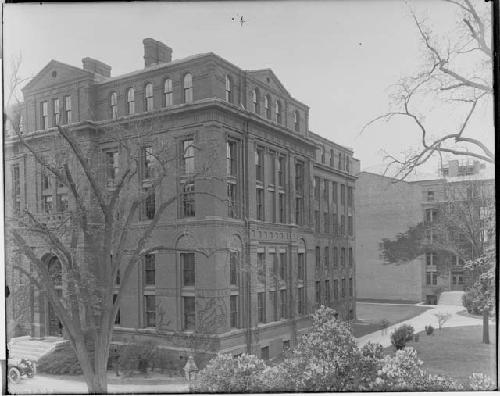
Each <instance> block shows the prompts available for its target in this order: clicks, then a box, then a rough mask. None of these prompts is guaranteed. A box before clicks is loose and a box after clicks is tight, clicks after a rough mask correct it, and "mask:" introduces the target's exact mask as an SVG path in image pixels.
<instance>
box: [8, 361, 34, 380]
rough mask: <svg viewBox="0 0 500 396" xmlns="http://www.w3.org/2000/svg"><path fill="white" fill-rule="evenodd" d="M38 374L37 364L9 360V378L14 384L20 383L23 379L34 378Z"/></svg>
mask: <svg viewBox="0 0 500 396" xmlns="http://www.w3.org/2000/svg"><path fill="white" fill-rule="evenodd" d="M35 372H36V365H35V362H33V361H31V360H29V359H16V358H13V359H9V363H8V369H7V378H8V379H9V381H12V382H15V383H17V382H19V381H20V380H21V377H23V376H26V377H28V378H33V376H34V375H35Z"/></svg>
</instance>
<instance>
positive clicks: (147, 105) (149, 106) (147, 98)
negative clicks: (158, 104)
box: [144, 83, 153, 111]
mask: <svg viewBox="0 0 500 396" xmlns="http://www.w3.org/2000/svg"><path fill="white" fill-rule="evenodd" d="M144 110H146V111H153V84H151V83H148V84H146V89H145V94H144Z"/></svg>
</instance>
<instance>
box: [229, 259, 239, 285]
mask: <svg viewBox="0 0 500 396" xmlns="http://www.w3.org/2000/svg"><path fill="white" fill-rule="evenodd" d="M238 261H239V252H229V284H231V285H237V284H238Z"/></svg>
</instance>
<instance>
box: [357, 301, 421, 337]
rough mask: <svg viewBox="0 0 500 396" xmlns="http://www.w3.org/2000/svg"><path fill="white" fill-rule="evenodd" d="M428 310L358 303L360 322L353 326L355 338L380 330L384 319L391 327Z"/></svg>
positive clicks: (416, 306) (419, 307)
mask: <svg viewBox="0 0 500 396" xmlns="http://www.w3.org/2000/svg"><path fill="white" fill-rule="evenodd" d="M428 309H430V308H429V307H421V306H418V305H410V304H402V305H387V304H372V303H370V304H367V303H363V302H359V301H358V302H357V303H356V316H357V318H358V320H357V321H356V322H354V323H353V324H352V326H351V327H352V333H353V334H354V337H362V336H364V335H366V334H370V333H373V332H374V331H377V330H380V322H381V321H382V319H386V320H387V321H388V322H389V325H393V324H394V323H399V322H403V321H405V320H408V319H411V318H413V317H415V316H417V315H420V314H421V313H422V312H425V311H427V310H428Z"/></svg>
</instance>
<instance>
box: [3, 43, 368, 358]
mask: <svg viewBox="0 0 500 396" xmlns="http://www.w3.org/2000/svg"><path fill="white" fill-rule="evenodd" d="M144 61H145V67H144V69H141V70H138V71H134V72H131V73H127V74H124V75H121V76H116V77H112V76H111V67H110V66H108V65H106V64H104V63H102V62H100V61H98V60H95V59H91V58H84V59H83V60H82V62H83V68H82V69H80V68H77V67H74V66H70V65H66V64H63V63H60V62H57V61H54V60H52V61H51V62H49V64H48V65H47V66H45V67H44V68H43V69H42V70H41V71H40V72H39V73H38V75H37V76H36V77H34V78H33V80H31V81H30V82H29V83H28V84H27V85H26V86H25V87H24V89H23V95H24V104H23V106H22V112H21V114H20V116H19V117H18V118H17V122H18V125H19V129H20V130H21V131H22V133H23V135H24V136H25V138H26V139H27V140H28V141H29V142H30V143H31V144H32V145H35V146H36V147H45V149H46V150H47V154H48V155H52V154H51V137H52V136H53V135H54V133H55V132H56V129H55V126H56V125H57V124H58V123H60V124H63V125H69V127H70V128H71V129H72V130H73V131H78V132H79V134H80V136H81V142H82V144H84V145H85V147H86V148H87V150H88V154H87V155H88V156H89V159H90V160H91V162H92V163H93V164H95V166H96V168H97V169H96V171H97V172H102V173H103V174H104V176H103V183H110V185H113V182H114V180H113V178H114V177H115V175H116V174H117V173H119V171H120V167H121V166H123V163H124V159H123V157H124V155H125V154H124V153H123V150H121V149H120V146H119V145H117V144H116V140H114V139H111V138H110V135H109V134H108V132H106V131H107V128H108V127H109V126H110V125H117V124H118V125H120V126H121V128H123V130H126V128H127V125H128V124H130V123H131V122H132V121H137V120H139V121H142V120H144V121H147V120H150V119H154V120H155V124H154V125H155V131H154V132H155V133H154V139H149V140H146V141H144V140H143V141H141V150H143V154H144V155H143V156H144V158H146V159H147V158H148V155H149V154H150V153H151V152H152V150H154V149H155V147H157V146H158V145H164V146H168V147H173V148H174V151H176V152H177V156H178V161H177V162H176V166H175V167H174V168H175V169H173V170H172V172H171V173H169V176H168V180H167V183H166V186H164V187H162V188H163V190H160V191H157V192H156V193H155V194H153V199H152V200H148V201H146V204H145V205H144V207H143V208H142V213H141V215H140V216H139V217H138V218H137V221H136V224H134V226H135V227H140V226H141V225H144V224H147V222H148V220H149V219H150V218H151V214H154V213H155V210H156V208H157V207H158V205H160V204H161V202H162V199H164V198H165V196H167V195H168V193H169V191H170V192H171V191H172V190H173V191H174V192H176V193H178V194H179V197H181V198H179V199H178V202H177V204H176V205H172V207H171V208H170V207H169V208H168V209H167V211H166V212H165V213H164V216H163V217H162V219H161V220H160V222H159V223H158V226H157V228H156V230H155V233H154V236H153V240H152V241H151V244H154V243H156V242H158V241H168V242H169V243H170V244H171V245H172V247H175V251H171V252H162V253H156V254H152V255H148V256H146V257H145V259H144V262H143V263H142V265H140V266H138V267H137V269H136V270H135V271H134V273H133V274H132V276H131V277H130V279H129V280H128V282H129V284H128V285H127V289H126V293H125V295H124V296H123V300H122V302H123V303H122V304H121V305H120V312H119V316H118V317H117V321H116V327H115V333H114V338H115V339H116V340H120V339H126V338H128V337H130V336H138V337H140V338H142V339H155V340H157V341H160V343H161V344H162V345H163V346H164V347H165V348H167V349H169V350H171V351H174V353H177V354H178V355H179V356H181V357H182V356H185V355H186V353H188V352H187V351H189V348H191V347H192V343H191V342H192V340H193V336H194V338H196V335H197V333H209V334H210V336H211V338H212V341H213V343H212V344H211V349H212V350H220V351H226V352H229V353H233V354H239V353H242V352H245V351H249V352H252V353H256V354H257V355H260V356H262V357H264V358H267V357H273V356H276V355H278V354H280V353H281V351H282V350H283V348H286V347H287V346H288V345H290V344H293V343H294V342H295V340H296V337H297V335H298V334H300V333H301V332H303V331H305V330H306V329H307V328H308V326H309V325H310V315H309V314H310V313H312V312H313V311H314V309H315V307H316V306H318V305H319V304H325V305H330V306H332V307H333V308H335V309H337V311H338V312H339V314H340V315H341V316H342V317H344V318H346V319H347V318H353V317H354V316H355V304H354V302H355V295H356V291H355V279H354V274H355V270H354V269H355V261H356V260H355V246H354V240H355V239H354V234H355V228H354V220H353V218H354V210H355V208H354V195H355V194H354V182H355V179H356V176H355V175H356V174H357V172H358V171H359V161H358V160H356V159H355V158H353V152H352V150H351V149H349V148H346V147H343V146H340V145H337V144H335V143H333V142H331V141H329V140H327V139H324V138H322V137H320V136H319V135H317V134H314V133H312V132H311V131H309V128H308V117H309V109H308V107H307V106H306V105H305V104H303V103H301V102H300V101H298V100H296V99H294V98H293V97H292V96H291V95H290V93H289V92H288V91H287V90H286V89H285V87H284V86H283V85H282V84H281V82H280V81H279V80H278V78H277V77H276V75H275V74H274V73H273V72H272V71H271V70H270V69H263V70H256V71H249V70H242V69H240V68H238V67H236V66H235V65H233V64H231V63H230V62H228V61H226V60H224V59H222V58H221V57H219V56H218V55H216V54H213V53H206V54H200V55H194V56H191V57H188V58H185V59H178V60H172V50H171V49H170V48H169V47H167V46H166V45H164V44H163V43H161V42H158V41H155V40H153V39H145V40H144ZM121 138H122V139H127V138H130V136H129V135H127V134H124V136H122V137H121ZM5 144H6V191H7V195H6V201H7V202H6V203H7V210H8V211H9V213H10V214H15V213H16V212H21V211H22V210H23V209H24V208H27V209H29V210H30V211H31V212H33V213H36V214H37V215H39V216H40V218H43V219H46V220H45V221H51V220H57V219H60V218H61V217H62V216H64V212H65V211H67V210H68V209H71V208H72V207H73V206H74V202H72V201H71V197H68V192H67V191H66V190H65V187H61V186H59V185H56V184H57V183H54V182H53V181H52V182H51V180H50V177H49V176H48V175H47V174H46V172H44V170H43V169H41V167H40V165H39V164H37V163H36V162H35V160H34V159H33V158H32V156H30V155H29V154H28V153H27V152H26V150H24V149H23V147H21V146H20V144H19V143H18V141H17V138H16V137H15V136H10V137H7V138H6V143H5ZM192 147H195V148H196V150H195V149H191V148H192ZM61 155H63V156H64V153H62V154H61ZM146 162H147V161H146ZM144 166H145V167H146V170H147V165H144ZM207 167H208V168H209V169H210V174H211V177H210V178H209V179H203V178H200V179H196V180H194V179H192V178H191V177H190V175H191V174H193V173H194V172H197V171H199V170H201V169H205V168H207ZM110 168H111V169H112V170H113V171H112V172H108V171H109V169H110ZM143 173H144V172H143ZM110 178H111V180H110ZM138 183H142V184H140V185H139V187H140V188H141V187H143V188H147V186H146V185H145V184H144V183H145V181H144V180H138ZM167 189H170V190H169V191H167ZM217 197H223V198H224V199H220V198H217ZM89 216H90V217H92V213H89ZM153 246H154V245H153ZM193 246H196V247H209V248H211V249H215V250H216V251H217V250H220V252H217V253H215V254H213V255H210V256H209V257H205V256H203V255H201V254H200V255H199V254H196V253H192V252H185V251H184V252H183V249H184V250H186V249H188V247H193ZM81 248H82V251H83V249H84V248H85V247H84V246H83V247H81ZM37 252H38V254H39V257H40V258H43V259H44V260H46V261H47V265H49V267H50V266H53V267H54V268H55V269H56V270H60V264H58V258H57V256H55V255H54V254H52V253H51V252H50V249H48V247H47V246H37ZM17 261H23V258H22V257H21V256H19V255H18V254H16V253H14V252H11V253H8V257H7V263H8V267H9V268H11V267H12V265H13V263H14V262H17ZM243 267H244V268H250V269H253V270H251V271H246V270H243ZM8 283H10V285H11V288H12V289H13V290H16V289H19V288H23V289H26V290H27V289H28V288H31V293H30V294H29V298H31V301H30V304H29V310H28V311H27V312H26V313H25V314H24V316H23V318H24V319H22V320H19V322H20V326H21V327H22V326H23V325H24V326H25V329H26V330H28V331H29V332H30V334H31V335H32V336H34V337H44V336H46V335H57V334H60V333H61V331H62V330H61V327H60V325H59V322H58V320H57V318H56V317H55V316H54V313H53V311H52V309H51V307H50V304H49V303H47V301H46V299H45V298H44V294H43V291H37V290H34V289H33V288H32V287H31V286H30V285H29V283H26V280H23V279H22V277H19V274H16V271H8ZM60 288H61V294H62V293H64V291H63V289H64V282H61V286H60ZM214 304H215V305H214ZM9 309H10V310H12V309H14V308H13V307H12V306H11V307H10V308H9ZM9 315H10V316H12V315H14V316H15V314H13V313H12V312H10V314H9ZM208 327H209V328H208Z"/></svg>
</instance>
